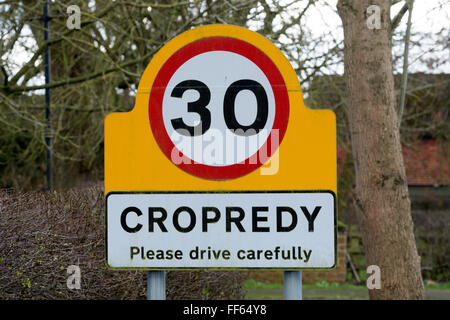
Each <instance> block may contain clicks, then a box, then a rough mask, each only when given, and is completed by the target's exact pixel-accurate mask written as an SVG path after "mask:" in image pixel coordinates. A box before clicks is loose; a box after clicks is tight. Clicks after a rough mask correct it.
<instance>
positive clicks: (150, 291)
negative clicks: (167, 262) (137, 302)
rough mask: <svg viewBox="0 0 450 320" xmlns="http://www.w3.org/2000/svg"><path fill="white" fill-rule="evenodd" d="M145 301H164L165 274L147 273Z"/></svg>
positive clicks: (163, 272)
mask: <svg viewBox="0 0 450 320" xmlns="http://www.w3.org/2000/svg"><path fill="white" fill-rule="evenodd" d="M147 300H166V272H165V271H148V272H147Z"/></svg>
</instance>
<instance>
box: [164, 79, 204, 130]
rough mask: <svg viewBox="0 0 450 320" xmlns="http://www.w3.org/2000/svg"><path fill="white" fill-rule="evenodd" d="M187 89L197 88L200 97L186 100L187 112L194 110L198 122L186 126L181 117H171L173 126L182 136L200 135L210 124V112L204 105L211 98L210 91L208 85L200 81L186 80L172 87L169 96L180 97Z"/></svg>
mask: <svg viewBox="0 0 450 320" xmlns="http://www.w3.org/2000/svg"><path fill="white" fill-rule="evenodd" d="M187 90H197V91H198V93H199V94H200V97H199V98H198V100H197V101H194V102H188V107H187V110H188V112H195V113H197V114H198V115H199V116H200V123H199V124H198V125H196V126H195V127H192V126H188V125H186V124H185V123H184V121H183V119H182V118H176V119H172V121H171V122H172V126H173V128H174V129H175V130H176V131H177V132H178V133H179V134H182V135H184V136H191V137H194V136H200V135H202V134H204V133H205V132H206V131H207V130H208V129H209V127H210V126H211V112H210V111H209V110H208V109H206V106H207V105H208V104H209V101H210V100H211V92H210V91H209V89H208V87H207V86H206V85H205V84H204V83H203V82H201V81H197V80H186V81H183V82H180V83H179V84H177V86H176V87H175V88H173V90H172V93H171V96H172V97H175V98H181V97H182V96H183V93H184V92H185V91H187Z"/></svg>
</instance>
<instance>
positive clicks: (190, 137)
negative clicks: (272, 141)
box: [162, 51, 276, 167]
mask: <svg viewBox="0 0 450 320" xmlns="http://www.w3.org/2000/svg"><path fill="white" fill-rule="evenodd" d="M275 112H276V108H275V97H274V92H273V90H272V87H271V84H270V82H269V80H268V79H267V77H266V75H265V74H264V72H263V71H262V70H261V69H260V68H259V67H258V66H257V65H256V64H255V63H254V62H252V61H251V60H249V59H248V58H246V57H244V56H242V55H240V54H237V53H234V52H228V51H209V52H205V53H202V54H199V55H196V56H194V57H192V58H191V59H189V60H187V61H186V62H184V63H183V64H182V65H181V66H180V67H179V68H178V69H177V70H176V71H175V73H174V74H173V76H172V77H171V78H170V80H169V82H168V84H167V87H166V89H165V92H164V96H163V100H162V118H163V122H164V127H165V129H166V131H167V135H168V136H169V137H170V139H171V140H172V142H173V144H174V145H175V147H177V149H179V150H180V151H181V152H182V153H183V154H184V156H186V157H188V158H189V159H191V160H193V161H195V162H197V163H199V164H204V165H208V166H217V167H220V166H229V165H234V164H238V163H241V162H243V161H245V160H246V159H248V158H249V157H251V156H252V155H254V154H255V153H256V152H257V151H258V150H259V149H260V148H261V147H262V146H263V145H264V144H265V143H266V141H267V138H268V137H269V135H270V133H271V130H272V128H273V124H274V119H275Z"/></svg>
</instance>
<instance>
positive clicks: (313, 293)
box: [244, 280, 450, 300]
mask: <svg viewBox="0 0 450 320" xmlns="http://www.w3.org/2000/svg"><path fill="white" fill-rule="evenodd" d="M244 287H245V289H246V291H247V294H246V299H249V300H252V299H262V300H265V299H268V300H272V299H273V300H278V299H283V285H282V284H263V283H259V282H255V281H253V280H249V281H247V282H246V283H245V284H244ZM368 298H369V295H368V291H367V288H366V287H364V286H355V285H348V284H343V285H338V284H326V283H323V282H322V283H317V284H316V285H305V286H304V287H303V299H305V300H367V299H368ZM426 298H427V299H429V300H450V283H443V284H437V285H433V286H426Z"/></svg>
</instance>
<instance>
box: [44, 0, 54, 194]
mask: <svg viewBox="0 0 450 320" xmlns="http://www.w3.org/2000/svg"><path fill="white" fill-rule="evenodd" d="M43 13H44V14H43V16H42V21H43V22H44V41H45V42H46V41H48V40H49V30H50V24H49V22H50V20H51V17H50V16H49V8H48V0H47V1H46V2H45V3H44V7H43ZM44 67H45V84H46V85H48V84H50V81H51V80H50V46H49V45H47V47H46V48H45V54H44ZM50 103H51V96H50V88H48V87H47V88H45V120H46V122H47V127H46V130H45V145H46V147H47V189H48V190H50V191H51V190H53V154H52V153H53V151H52V125H51V113H50V112H51V111H50Z"/></svg>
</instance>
